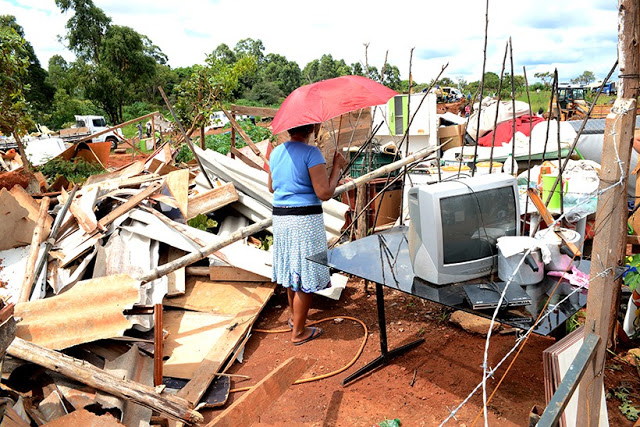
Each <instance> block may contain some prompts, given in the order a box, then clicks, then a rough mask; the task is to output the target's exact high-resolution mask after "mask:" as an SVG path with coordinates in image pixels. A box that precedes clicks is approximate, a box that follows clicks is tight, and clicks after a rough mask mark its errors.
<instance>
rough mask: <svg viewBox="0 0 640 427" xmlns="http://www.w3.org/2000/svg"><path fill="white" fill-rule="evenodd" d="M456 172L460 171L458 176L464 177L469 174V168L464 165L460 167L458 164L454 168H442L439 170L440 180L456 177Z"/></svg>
mask: <svg viewBox="0 0 640 427" xmlns="http://www.w3.org/2000/svg"><path fill="white" fill-rule="evenodd" d="M458 171H460V175H462V176H465V175H468V174H470V173H471V168H470V167H469V166H464V165H462V167H461V166H460V165H459V164H458V165H455V166H443V167H441V168H440V176H441V177H442V179H446V178H450V177H453V176H458ZM436 174H437V172H436Z"/></svg>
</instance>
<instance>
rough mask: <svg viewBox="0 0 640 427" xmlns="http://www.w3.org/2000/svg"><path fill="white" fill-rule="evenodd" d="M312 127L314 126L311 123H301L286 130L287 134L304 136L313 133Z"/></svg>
mask: <svg viewBox="0 0 640 427" xmlns="http://www.w3.org/2000/svg"><path fill="white" fill-rule="evenodd" d="M313 128H314V125H313V124H310V125H302V126H298V127H295V128H291V129H289V130H288V131H287V132H289V136H293V135H300V136H302V137H305V138H306V137H307V136H308V135H311V134H312V133H313Z"/></svg>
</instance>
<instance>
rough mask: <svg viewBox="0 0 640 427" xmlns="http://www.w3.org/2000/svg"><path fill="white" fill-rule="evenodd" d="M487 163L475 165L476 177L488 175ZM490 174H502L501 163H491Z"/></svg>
mask: <svg viewBox="0 0 640 427" xmlns="http://www.w3.org/2000/svg"><path fill="white" fill-rule="evenodd" d="M489 165H490V164H489V162H478V163H476V175H486V174H488V173H489V170H490V169H489ZM491 170H492V171H493V172H492V173H500V172H502V163H500V162H493V164H491Z"/></svg>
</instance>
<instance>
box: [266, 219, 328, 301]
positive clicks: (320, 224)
mask: <svg viewBox="0 0 640 427" xmlns="http://www.w3.org/2000/svg"><path fill="white" fill-rule="evenodd" d="M326 250H327V236H326V234H325V231H324V219H323V217H322V214H315V215H274V216H273V281H274V282H277V283H278V284H280V285H282V286H284V287H285V288H290V289H292V290H294V291H296V292H297V291H302V292H306V293H310V292H316V291H319V290H322V289H326V288H328V287H329V286H331V282H330V275H329V267H326V266H324V265H320V264H318V263H315V262H312V261H308V260H307V257H308V256H311V255H315V254H317V253H320V252H323V251H326Z"/></svg>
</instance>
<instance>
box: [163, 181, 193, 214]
mask: <svg viewBox="0 0 640 427" xmlns="http://www.w3.org/2000/svg"><path fill="white" fill-rule="evenodd" d="M165 183H166V184H167V188H168V189H169V193H171V195H172V196H173V198H174V199H175V201H176V203H177V204H178V209H180V212H182V216H184V217H185V218H186V217H187V202H188V200H187V197H188V193H189V169H179V170H177V171H174V172H171V173H169V174H167V176H166V180H165Z"/></svg>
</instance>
